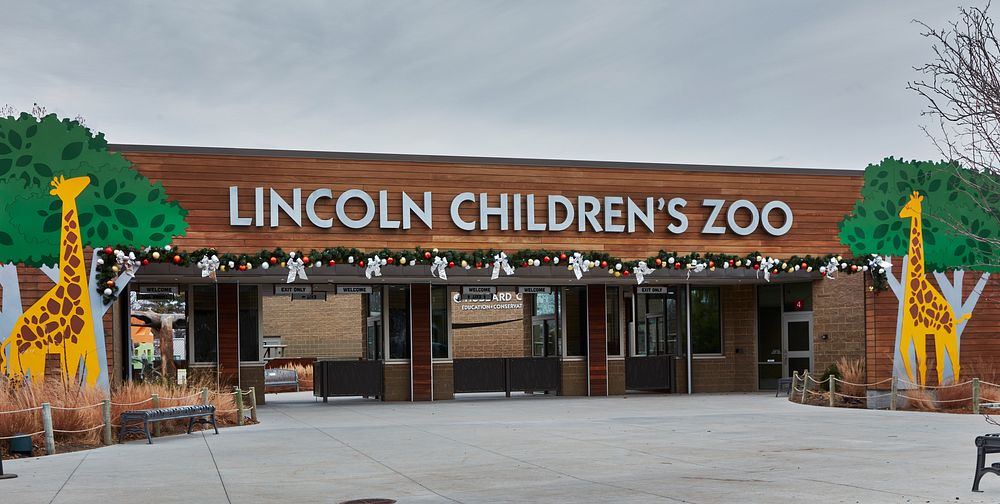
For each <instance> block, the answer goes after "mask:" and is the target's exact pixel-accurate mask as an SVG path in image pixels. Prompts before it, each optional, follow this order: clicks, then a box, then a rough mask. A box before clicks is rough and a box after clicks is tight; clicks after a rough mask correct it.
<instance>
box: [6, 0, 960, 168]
mask: <svg viewBox="0 0 1000 504" xmlns="http://www.w3.org/2000/svg"><path fill="white" fill-rule="evenodd" d="M94 3H95V4H100V5H101V6H98V7H95V6H93V5H90V4H89V3H77V2H48V1H21V2H18V1H14V0H4V1H3V12H4V14H3V17H4V22H3V38H2V40H3V41H4V51H3V53H4V56H3V58H0V104H2V103H9V104H11V105H13V106H15V107H16V108H18V109H30V108H31V104H32V103H33V102H38V103H39V104H42V105H44V106H46V107H47V108H48V109H49V111H50V112H57V113H59V114H60V115H66V116H70V117H73V116H76V115H81V116H83V117H85V118H86V121H87V124H88V125H90V126H92V127H94V128H97V129H99V130H101V131H104V132H105V133H106V134H107V137H108V139H109V140H110V141H111V142H113V143H139V144H168V145H198V146H214V147H249V148H277V149H311V150H332V151H361V152H396V153H422V154H449V155H477V156H504V157H541V158H568V159H596V160H627V161H654V162H674V163H701V164H737V165H761V166H800V167H824V168H864V166H865V165H866V164H867V163H869V162H874V161H878V160H880V159H882V158H883V157H885V156H888V155H895V156H902V157H905V158H907V159H910V158H917V159H929V158H936V157H937V155H936V151H934V149H933V147H932V146H931V145H930V143H929V142H928V140H927V139H926V138H925V136H924V134H923V132H922V131H921V130H920V125H921V124H923V123H925V122H926V119H923V118H921V117H920V111H921V109H922V106H923V103H922V102H921V100H920V99H919V98H918V97H917V96H915V95H914V93H912V92H910V91H907V90H906V89H905V86H906V83H907V81H908V80H912V79H914V78H916V77H918V75H917V74H916V72H914V71H913V69H912V67H913V66H914V65H918V64H920V63H922V62H925V61H927V60H928V59H929V58H930V56H931V47H930V44H929V42H928V41H927V40H926V39H924V38H922V37H921V36H920V34H919V33H920V27H919V26H917V25H916V24H914V23H913V22H912V20H913V19H914V18H917V19H921V20H923V21H926V22H928V23H929V24H931V25H932V26H944V25H945V24H946V22H947V21H948V20H951V19H955V18H956V17H957V4H956V3H953V2H951V1H939V0H929V1H914V0H897V1H879V2H872V1H836V2H833V1H823V2H820V1H803V0H786V1H761V0H755V1H753V2H749V1H743V0H739V1H712V2H689V1H684V2H682V1H655V2H638V1H632V2H622V1H610V0H609V1H604V2H558V1H550V2H537V1H523V2H518V1H509V0H505V1H495V2H485V1H470V0H465V1H452V2H446V1H400V2H395V1H386V0H379V1H368V2H326V1H322V2H321V1H317V2H304V1H296V2H275V1H273V0H272V1H267V2H238V3H237V2H231V3H230V2H204V3H206V4H208V3H211V5H212V7H203V6H202V5H201V4H202V3H203V2H174V1H170V2H162V1H156V2H114V3H112V2H103V3H102V2H94Z"/></svg>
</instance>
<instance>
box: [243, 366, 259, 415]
mask: <svg viewBox="0 0 1000 504" xmlns="http://www.w3.org/2000/svg"><path fill="white" fill-rule="evenodd" d="M250 387H253V390H254V395H255V396H257V404H264V365H263V364H261V365H247V364H240V388H241V389H243V390H250ZM244 401H247V402H246V404H245V407H247V408H249V407H250V403H249V401H250V399H249V396H247V398H245V399H244Z"/></svg>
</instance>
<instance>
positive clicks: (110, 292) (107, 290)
mask: <svg viewBox="0 0 1000 504" xmlns="http://www.w3.org/2000/svg"><path fill="white" fill-rule="evenodd" d="M114 293H115V291H113V290H111V289H110V288H107V289H104V295H105V296H110V295H112V294H114Z"/></svg>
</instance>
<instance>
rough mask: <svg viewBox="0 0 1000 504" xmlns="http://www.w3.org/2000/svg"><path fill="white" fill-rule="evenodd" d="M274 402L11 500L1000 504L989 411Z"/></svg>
mask: <svg viewBox="0 0 1000 504" xmlns="http://www.w3.org/2000/svg"><path fill="white" fill-rule="evenodd" d="M275 397H276V396H275V395H273V394H271V395H269V396H268V398H269V399H270V401H269V404H268V405H267V406H265V407H262V408H261V410H260V420H261V424H260V425H256V426H252V427H244V428H229V429H224V430H222V431H221V434H220V435H218V436H214V435H211V434H205V435H202V434H197V435H190V436H185V435H180V436H171V437H165V438H160V439H157V440H155V444H154V445H152V446H148V445H146V444H145V443H144V442H130V443H128V444H124V445H116V446H112V447H107V448H100V449H97V450H91V451H86V452H77V453H67V454H61V455H56V456H51V457H41V458H35V459H25V460H16V461H8V462H7V464H6V466H5V467H6V469H7V471H8V472H15V473H18V474H19V476H20V477H19V478H17V479H13V480H7V481H0V502H2V503H4V504H8V503H9V504H33V503H49V502H55V503H71V502H80V503H87V504H93V503H95V502H99V503H109V504H110V503H118V502H157V503H159V502H164V503H166V502H184V503H190V502H197V503H227V502H234V503H251V502H279V503H296V504H298V503H309V502H323V503H337V502H341V501H344V500H349V499H360V498H375V497H382V498H390V499H395V500H397V501H398V502H400V503H411V502H518V503H523V502H573V503H579V502H595V503H596V502H602V503H603V502H644V503H646V502H690V503H730V502H731V503H746V502H761V503H782V502H810V503H828V502H852V503H855V502H860V503H875V502H914V503H917V502H963V503H967V502H991V503H995V502H1000V478H998V477H996V476H992V475H988V476H987V477H986V478H985V479H984V480H983V489H984V491H985V493H981V494H974V493H971V492H970V486H971V483H972V473H973V468H974V465H975V464H974V462H975V457H974V454H975V448H974V446H973V443H972V441H973V438H974V437H975V435H976V434H979V433H982V432H986V431H989V430H991V429H990V426H989V425H987V424H986V423H985V422H984V421H983V419H982V417H979V416H972V415H950V414H932V413H918V412H890V411H867V410H847V409H829V408H821V407H813V406H803V405H798V404H792V403H789V402H788V401H787V400H785V399H784V398H775V397H773V396H769V395H765V394H745V395H732V394H730V395H695V396H668V395H632V396H629V397H627V398H620V397H611V398H563V397H547V396H530V397H515V398H511V399H504V398H502V397H489V398H483V397H476V398H464V399H459V400H456V401H447V402H437V403H378V402H368V401H362V400H359V399H346V400H336V401H334V400H331V402H330V403H329V404H322V403H315V402H313V400H312V397H311V396H310V395H309V393H297V394H282V395H281V396H280V397H279V398H278V399H275ZM998 430H1000V429H998Z"/></svg>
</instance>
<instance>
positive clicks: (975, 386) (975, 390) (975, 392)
mask: <svg viewBox="0 0 1000 504" xmlns="http://www.w3.org/2000/svg"><path fill="white" fill-rule="evenodd" d="M972 414H974V415H978V414H979V378H973V379H972Z"/></svg>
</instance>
